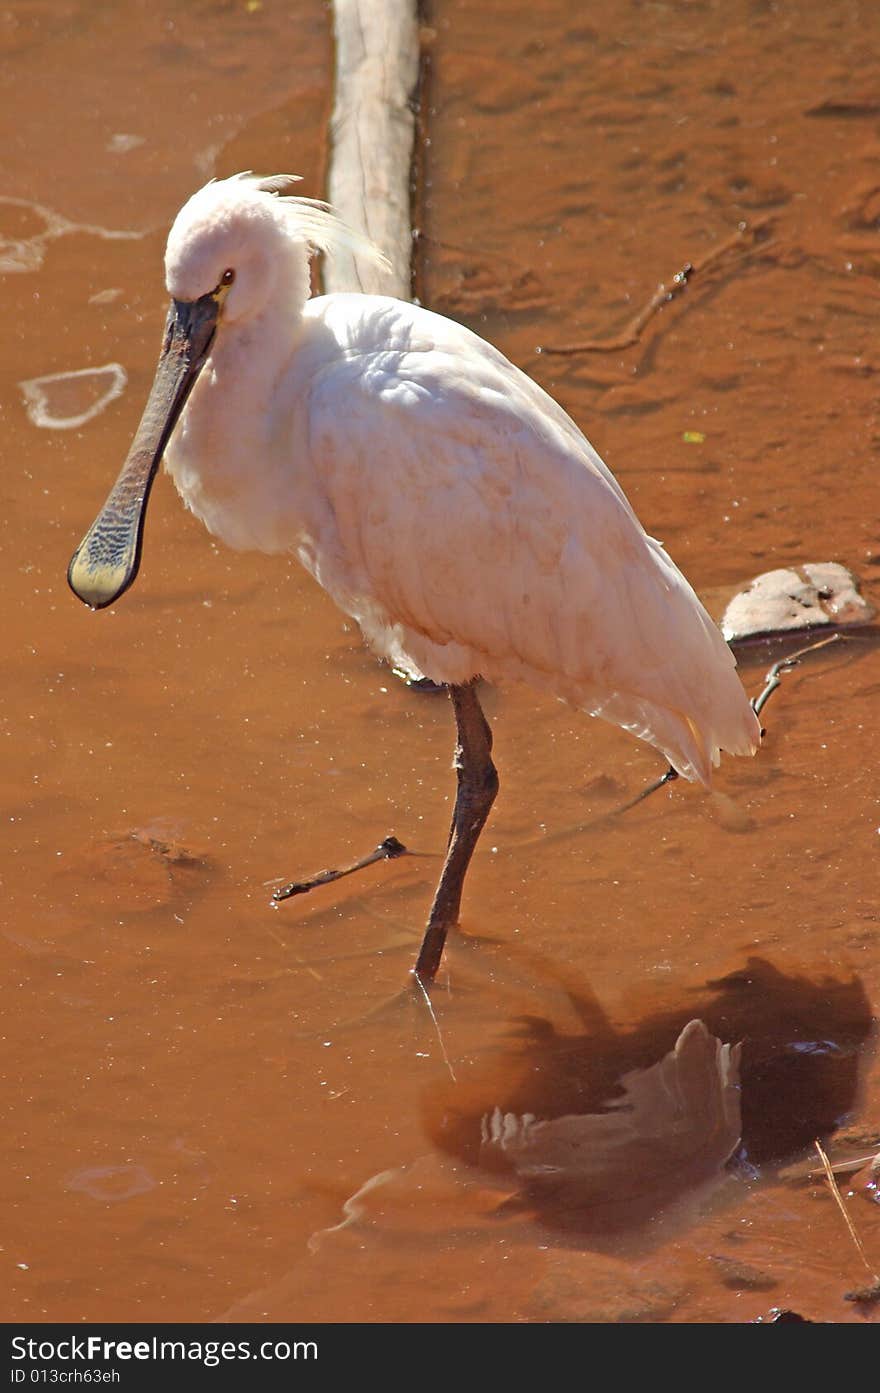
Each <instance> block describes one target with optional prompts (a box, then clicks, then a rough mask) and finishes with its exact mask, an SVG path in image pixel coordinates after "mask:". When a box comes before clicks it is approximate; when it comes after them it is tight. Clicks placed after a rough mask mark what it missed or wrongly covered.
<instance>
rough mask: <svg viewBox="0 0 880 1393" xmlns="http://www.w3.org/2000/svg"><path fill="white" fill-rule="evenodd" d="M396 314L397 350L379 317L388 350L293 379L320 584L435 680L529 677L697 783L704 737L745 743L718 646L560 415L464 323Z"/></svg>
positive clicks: (742, 707)
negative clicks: (401, 322)
mask: <svg viewBox="0 0 880 1393" xmlns="http://www.w3.org/2000/svg"><path fill="white" fill-rule="evenodd" d="M385 303H386V304H393V303H395V302H385ZM404 311H405V312H406V315H407V316H408V317H407V318H406V321H405V323H406V330H407V332H406V334H405V335H403V334H399V335H398V338H399V339H400V340H401V342H400V343H399V346H398V344H397V343H396V342H395V336H394V334H393V332H391V331H390V330H389V326H388V325H386V326H385V327H384V330H383V333H382V341H383V343H384V344H388V343H389V342H390V343H391V345H392V346H391V347H387V346H384V347H382V348H381V349H375V350H372V349H363V348H359V349H358V350H357V351H355V350H350V351H349V352H347V353H346V354H345V355H343V356H342V357H340V358H338V359H337V360H336V361H335V362H333V363H332V365H329V366H328V367H327V368H326V369H325V370H324V371H322V372H319V373H318V374H316V376H315V377H314V379H313V381H312V385H311V389H310V400H309V441H310V450H311V451H312V453H313V467H314V469H315V472H316V474H317V475H318V476H319V477H320V480H321V486H322V488H323V489H324V490H326V494H327V499H328V503H329V508H330V511H331V512H332V516H333V519H334V527H335V533H336V535H335V538H334V540H333V544H332V546H326V545H325V546H324V547H323V551H324V554H325V557H330V556H331V555H332V558H333V559H332V561H328V562H327V564H326V567H325V574H324V575H322V576H321V577H320V578H321V580H322V582H323V583H324V584H325V585H326V586H327V588H328V589H330V590H331V593H335V594H336V598H337V599H338V600H339V601H340V603H342V604H343V605H344V606H346V607H348V608H349V610H350V612H352V613H354V614H355V615H356V617H357V618H358V619H359V620H360V621H361V623H362V625H363V627H364V628H365V631H366V632H367V634H368V637H370V638H371V639H372V640H373V642H374V644H375V645H376V646H377V647H379V648H380V651H381V649H382V641H381V637H377V636H378V635H379V634H380V631H381V630H382V626H383V624H389V625H391V626H400V627H401V628H402V630H403V631H404V648H405V650H406V652H408V653H409V655H410V656H411V658H412V659H413V660H414V662H415V664H417V665H418V666H419V667H420V668H422V670H423V671H425V672H426V673H427V674H428V675H429V676H432V677H435V678H436V679H437V680H444V681H462V680H465V679H466V678H467V677H470V676H473V675H475V674H476V673H481V674H482V675H483V676H486V677H489V678H493V679H496V680H497V679H503V678H505V677H513V678H518V679H524V680H527V681H531V682H532V683H533V684H535V685H538V686H541V687H544V688H545V689H547V690H550V691H553V692H555V693H557V694H558V695H560V696H562V697H565V698H566V699H568V700H570V701H572V702H574V703H576V704H577V705H579V706H583V707H585V708H586V709H588V710H590V711H591V712H593V713H594V714H599V715H603V716H605V717H606V718H608V719H610V720H612V721H614V722H615V723H616V724H619V725H622V726H624V727H626V728H627V729H630V730H632V731H634V733H636V734H638V735H640V736H641V737H642V738H645V739H648V740H650V741H652V743H654V744H656V745H658V747H659V748H661V749H662V750H664V752H665V753H666V754H667V756H668V757H669V758H670V760H671V761H672V762H673V763H674V764H675V765H676V767H678V768H679V769H680V771H681V772H682V773H684V774H686V775H688V776H689V777H694V776H696V777H698V778H701V779H703V780H704V781H705V780H707V779H708V773H709V766H710V764H711V763H712V762H717V755H718V749H719V747H721V748H726V749H729V750H734V751H742V752H745V751H746V750H749V751H750V750H751V749H752V748H753V747H754V743H755V739H756V734H757V723H756V722H755V720H754V717H753V716H752V714H751V712H750V711H749V709H748V705H747V702H746V700H745V696H744V694H743V691H742V687H741V685H740V683H739V680H738V679H737V678H736V676H735V674H734V670H733V669H734V661H733V658H732V655H731V654H730V651H729V649H728V648H727V645H726V644H725V643H724V641H723V639H722V638H721V636H720V634H719V632H718V630H717V629H716V627H715V625H714V624H713V623H712V622H711V620H710V619H709V617H708V615H707V614H706V612H705V610H704V609H703V607H702V605H700V603H699V601H698V600H697V598H696V596H695V595H694V593H693V591H692V590H691V588H690V586H689V585H688V583H687V581H686V580H685V579H684V577H683V576H682V575H681V573H680V572H679V571H678V570H677V568H676V567H675V566H674V565H673V563H672V561H671V560H670V559H669V557H668V556H667V555H666V553H665V552H664V550H663V548H662V547H661V546H660V544H659V543H657V542H655V541H654V540H653V539H651V538H649V537H648V536H647V535H646V534H645V532H644V530H643V528H642V527H641V525H640V523H639V522H638V520H637V518H636V517H635V514H634V513H633V511H632V508H631V507H630V505H629V503H628V502H627V500H626V498H625V496H624V495H623V493H622V490H621V489H620V487H619V485H618V484H617V483H616V481H615V480H614V478H613V476H612V475H611V474H610V472H609V471H608V469H607V468H606V466H605V465H604V464H603V463H602V461H601V459H600V458H599V456H598V455H597V454H596V452H595V451H594V450H593V448H592V446H590V445H589V443H588V442H587V441H586V440H585V438H584V437H583V435H582V434H581V433H580V431H579V430H578V429H577V427H576V426H575V425H574V423H573V422H572V421H571V420H570V418H569V417H568V416H566V414H565V413H564V412H563V411H562V409H561V408H560V407H559V406H558V405H557V404H556V403H555V402H553V401H552V400H551V398H549V397H548V396H547V395H546V394H545V393H544V392H543V391H542V390H541V389H540V388H539V387H538V386H537V385H536V384H535V383H534V382H532V381H531V380H530V379H529V378H527V377H525V376H524V374H522V373H520V372H519V371H518V370H517V369H516V368H514V367H513V366H512V365H511V364H510V363H508V362H507V360H506V359H505V358H504V357H503V356H502V355H501V354H500V353H498V352H497V351H496V350H494V349H492V348H491V347H490V346H489V345H487V344H485V343H484V342H483V341H482V340H481V339H479V338H477V337H476V336H475V335H473V334H470V333H469V332H468V331H467V330H465V329H463V328H461V327H460V326H458V325H453V324H451V323H450V321H448V320H444V319H441V318H440V317H439V316H435V315H428V314H427V313H426V312H424V311H422V312H419V313H418V314H415V312H414V311H413V310H412V307H409V306H406V307H401V311H400V313H403V312H404ZM328 541H329V539H328ZM331 572H334V574H332V575H331Z"/></svg>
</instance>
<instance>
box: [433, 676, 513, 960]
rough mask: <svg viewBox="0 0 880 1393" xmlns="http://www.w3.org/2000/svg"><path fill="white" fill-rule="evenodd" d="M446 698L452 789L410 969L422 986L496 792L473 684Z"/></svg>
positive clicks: (488, 734) (488, 738)
mask: <svg viewBox="0 0 880 1393" xmlns="http://www.w3.org/2000/svg"><path fill="white" fill-rule="evenodd" d="M449 695H450V697H451V698H452V706H453V710H454V711H455V722H456V726H457V727H458V742H457V744H456V747H455V770H456V773H457V775H458V790H457V792H456V795H455V810H454V812H453V814H452V827H451V829H450V833H449V844H448V846H447V849H446V860H445V862H444V863H443V873H442V875H441V876H440V883H439V885H438V886H437V892H436V894H435V895H434V903H433V904H432V905H431V913H430V916H429V918H428V927H427V929H426V930H425V937H424V939H423V940H422V946H421V949H420V950H419V956H418V960H417V961H416V966H415V975H416V977H417V978H418V979H419V981H420V982H421V983H422V985H423V986H427V985H429V984H430V983H431V982H433V980H434V977H435V976H436V973H437V968H438V967H439V966H440V958H441V957H442V954H443V945H444V944H445V942H446V935H447V933H448V932H449V930H450V929H451V928H452V926H453V925H454V924H457V923H458V914H459V909H460V907H461V892H462V889H463V887H464V878H465V875H466V873H467V868H468V866H469V865H470V860H471V857H472V856H473V854H474V848H475V847H476V845H477V840H478V838H479V835H480V833H481V832H482V830H483V825H484V823H485V821H486V818H487V817H488V816H489V810H490V809H491V807H492V804H493V803H494V801H495V795H496V794H497V792H498V773H497V770H496V768H495V765H494V764H493V763H492V731H491V730H490V728H489V723H488V721H487V720H486V717H485V716H484V715H483V711H482V708H481V706H480V703H479V700H478V699H477V691H476V686H475V684H474V683H473V682H468V683H466V684H464V685H462V686H451V687H450V688H449Z"/></svg>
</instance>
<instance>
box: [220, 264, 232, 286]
mask: <svg viewBox="0 0 880 1393" xmlns="http://www.w3.org/2000/svg"><path fill="white" fill-rule="evenodd" d="M234 280H235V272H234V271H233V269H232V267H231V266H230V267H229V269H228V270H227V271H224V272H223V275H222V276H221V277H220V284H221V285H232V282H233V281H234Z"/></svg>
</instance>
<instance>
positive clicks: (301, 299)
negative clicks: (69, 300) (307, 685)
mask: <svg viewBox="0 0 880 1393" xmlns="http://www.w3.org/2000/svg"><path fill="white" fill-rule="evenodd" d="M297 177H298V176H297V175H293V174H276V175H273V176H272V177H270V178H268V179H262V178H259V177H258V176H256V175H253V174H250V173H245V174H236V175H234V176H233V177H232V178H231V179H223V180H212V181H211V183H210V184H207V185H206V186H205V187H204V188H203V189H200V190H199V191H198V193H196V194H194V195H193V196H192V198H191V199H190V200H189V201H188V202H187V203H186V204H184V206H183V208H181V210H180V212H179V213H178V215H177V217H176V218H175V220H174V224H173V226H172V228H171V232H170V234H169V237H168V245H167V248H166V252H165V279H166V283H167V286H168V290H169V292H170V294H171V307H170V309H169V311H168V319H167V321H166V324H165V338H164V341H163V345H162V352H161V354H160V356H159V363H158V366H157V368H156V376H155V380H154V382H153V387H152V390H151V392H150V396H149V400H148V401H147V405H146V408H145V410H144V414H143V417H142V419H141V423H140V426H139V427H138V431H137V434H136V436H135V438H134V442H133V444H132V446H131V449H130V450H129V453H128V457H127V459H126V461H125V464H124V465H123V467H122V471H121V473H120V475H119V478H118V479H117V481H116V483H115V484H114V486H113V488H112V490H111V492H110V495H109V497H108V499H107V502H106V503H105V504H104V507H103V508H102V509H101V512H100V513H99V515H98V517H97V519H96V520H95V522H94V523H93V524H92V526H91V527H90V529H89V531H88V532H87V533H86V535H85V537H84V538H83V540H82V542H81V543H80V545H79V547H78V548H77V550H76V551H75V552H74V554H73V557H72V559H71V562H70V566H69V568H68V572H67V578H68V581H69V583H70V587H71V589H72V590H73V591H74V593H75V594H76V595H78V596H79V598H80V599H81V600H82V601H83V602H84V603H85V604H87V605H89V606H90V607H91V608H92V609H103V608H105V606H107V605H110V604H112V603H113V601H114V600H117V599H118V598H119V596H120V595H121V594H122V593H123V591H125V590H127V589H128V587H129V586H130V585H131V583H132V581H133V580H134V578H135V576H136V575H137V571H138V567H139V565H140V556H141V544H142V538H143V527H144V516H145V512H146V506H147V500H148V498H149V494H150V488H151V486H152V482H153V479H154V477H155V474H156V470H157V468H158V465H159V461H160V460H161V458H162V454H163V452H164V450H165V446H166V445H167V443H168V440H169V438H170V436H171V433H172V431H173V430H174V427H175V425H176V423H177V420H178V418H179V416H180V413H181V411H182V410H183V408H184V406H185V404H186V400H187V398H188V396H189V394H190V392H191V391H192V388H193V385H194V383H195V381H196V379H197V377H198V375H199V373H200V371H201V370H202V368H203V366H204V364H205V363H206V362H207V360H208V357H209V356H210V353H211V346H212V344H213V342H214V338H215V335H217V334H222V333H223V332H224V331H225V329H226V327H227V326H231V325H233V324H238V325H243V324H245V323H246V322H248V321H253V320H255V319H256V318H257V317H258V316H260V315H261V314H263V313H264V312H267V311H269V310H270V309H271V308H272V307H275V306H277V307H278V308H279V310H281V311H282V312H283V313H286V314H287V315H290V314H291V313H292V312H295V310H296V307H297V302H298V306H299V309H301V308H302V305H303V304H304V303H305V300H306V298H307V296H308V293H309V271H308V259H309V255H310V253H311V251H313V250H322V251H329V252H331V253H332V252H333V251H334V250H336V249H338V248H340V247H348V248H357V250H358V251H359V252H360V253H361V254H366V255H367V256H369V257H372V258H373V259H375V260H378V261H379V262H382V261H383V260H384V258H382V256H381V254H380V253H379V252H378V251H377V250H376V249H375V248H374V247H372V246H371V244H369V243H367V242H365V241H364V240H363V239H362V238H359V237H358V236H357V234H355V233H353V232H351V231H350V230H349V229H348V228H346V227H345V226H344V225H343V224H342V223H341V222H340V221H339V220H338V218H336V217H335V216H334V215H333V213H332V212H331V211H330V210H329V209H328V208H327V207H326V205H325V204H323V203H316V202H313V201H312V200H311V199H306V198H290V197H284V196H283V191H284V190H285V189H286V188H287V187H288V185H289V184H291V183H293V182H294V181H295V180H296V179H297Z"/></svg>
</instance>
